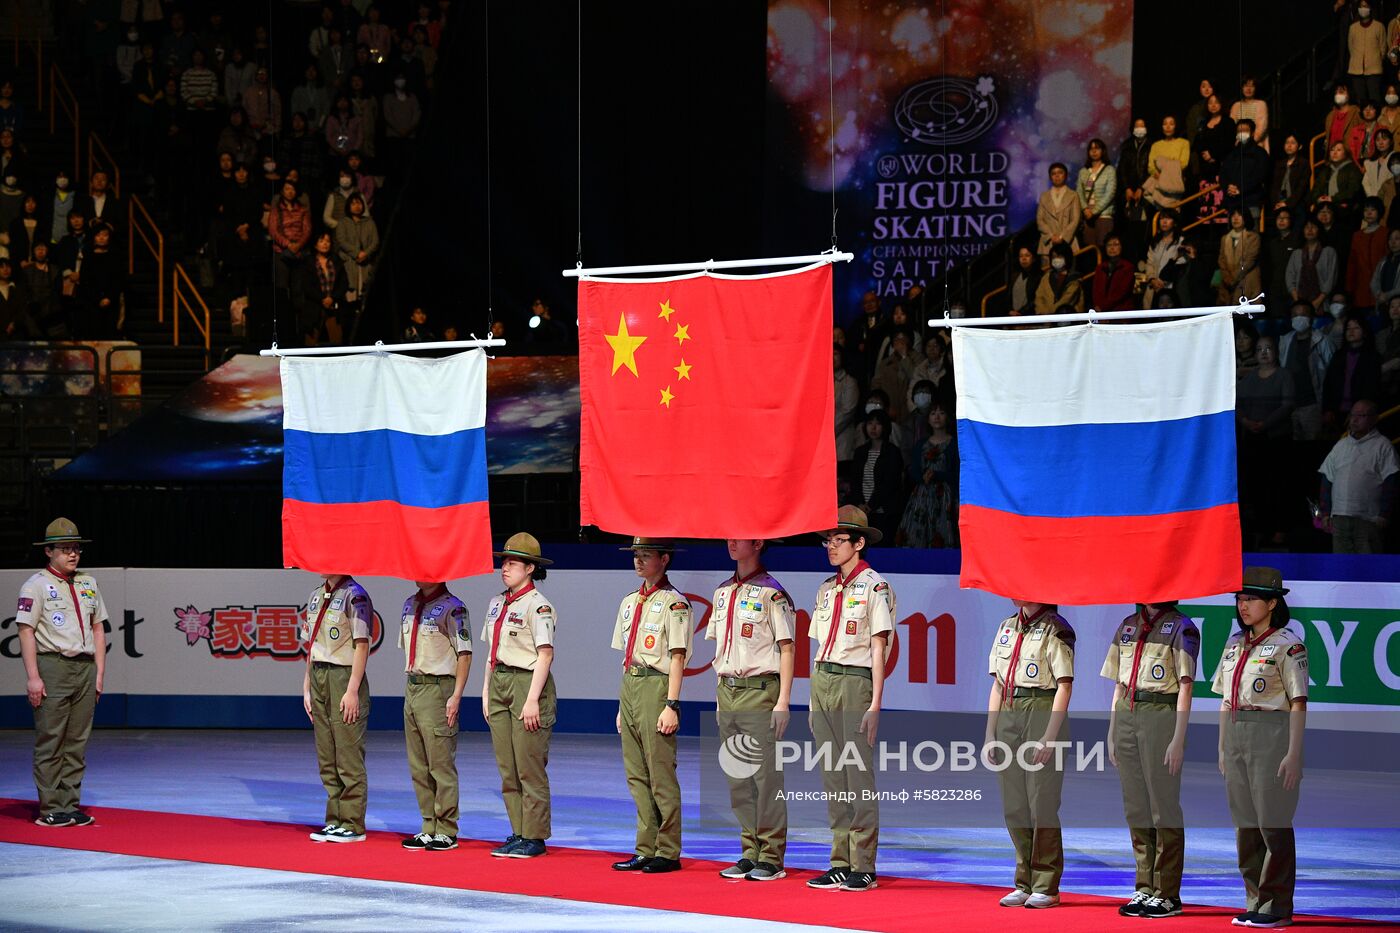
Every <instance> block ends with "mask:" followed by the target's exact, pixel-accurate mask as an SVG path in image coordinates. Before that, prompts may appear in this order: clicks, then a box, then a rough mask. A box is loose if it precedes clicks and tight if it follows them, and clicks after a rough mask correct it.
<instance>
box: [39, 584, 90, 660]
mask: <svg viewBox="0 0 1400 933" xmlns="http://www.w3.org/2000/svg"><path fill="white" fill-rule="evenodd" d="M48 571H49V573H51V574H53V575H54V576H55V577H58V578H59V579H60V580H62V581H63V582H64V583H67V584H68V595H70V596H72V597H73V610H74V611H75V612H77V613H78V641H79V643H80V644H81V645H82V646H83V648H84V649H86V648H87V623H86V622H84V621H83V604H82V603H80V602H78V591H77V589H76V588H74V586H73V578H74V577H76V576H77V575H78V573H77V571H74V572H73V573H64V572H63V571H61V570H58V569H55V567H54V565H53V564H49V566H48Z"/></svg>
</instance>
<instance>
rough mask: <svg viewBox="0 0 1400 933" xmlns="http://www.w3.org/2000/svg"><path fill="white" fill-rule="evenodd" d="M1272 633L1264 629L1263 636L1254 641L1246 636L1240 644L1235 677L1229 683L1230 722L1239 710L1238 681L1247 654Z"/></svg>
mask: <svg viewBox="0 0 1400 933" xmlns="http://www.w3.org/2000/svg"><path fill="white" fill-rule="evenodd" d="M1273 633H1274V630H1273V629H1265V630H1264V634H1263V635H1260V636H1259V637H1258V638H1256V639H1254V640H1252V641H1251V640H1250V637H1249V636H1248V635H1245V636H1244V640H1243V641H1241V642H1240V649H1241V653H1240V660H1239V663H1238V664H1236V665H1235V676H1234V678H1233V679H1232V680H1231V683H1230V721H1231V722H1234V721H1235V713H1236V711H1238V710H1239V708H1240V681H1241V680H1242V679H1243V678H1244V666H1245V664H1246V663H1247V662H1248V661H1249V653H1250V652H1251V651H1253V650H1254V649H1255V648H1257V647H1258V646H1259V644H1260V643H1261V642H1263V640H1264V639H1266V638H1268V637H1269V636H1270V635H1272V634H1273Z"/></svg>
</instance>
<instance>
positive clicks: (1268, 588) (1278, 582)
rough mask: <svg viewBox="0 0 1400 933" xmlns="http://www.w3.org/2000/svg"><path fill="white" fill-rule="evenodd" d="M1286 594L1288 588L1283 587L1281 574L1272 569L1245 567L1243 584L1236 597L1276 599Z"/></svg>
mask: <svg viewBox="0 0 1400 933" xmlns="http://www.w3.org/2000/svg"><path fill="white" fill-rule="evenodd" d="M1287 592H1288V588H1287V587H1285V586H1284V585H1283V574H1281V573H1279V572H1278V570H1277V569H1275V568H1273V567H1246V568H1244V583H1243V584H1241V586H1240V588H1239V591H1238V592H1237V593H1235V595H1236V596H1262V597H1263V598H1265V599H1277V598H1279V597H1281V596H1283V595H1284V594H1286V593H1287Z"/></svg>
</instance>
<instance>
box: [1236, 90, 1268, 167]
mask: <svg viewBox="0 0 1400 933" xmlns="http://www.w3.org/2000/svg"><path fill="white" fill-rule="evenodd" d="M1258 88H1259V85H1258V82H1256V81H1255V80H1254V76H1253V75H1245V76H1244V77H1242V78H1241V79H1240V99H1239V100H1237V101H1235V102H1234V103H1233V104H1231V105H1230V119H1231V120H1234V121H1235V122H1236V124H1238V123H1239V121H1241V120H1249V121H1251V122H1252V123H1253V124H1254V141H1255V142H1257V143H1258V144H1259V148H1260V149H1263V150H1264V152H1265V153H1268V152H1269V105H1268V104H1266V103H1264V102H1263V101H1262V100H1260V99H1259V98H1258V97H1256V96H1255V94H1256V93H1258Z"/></svg>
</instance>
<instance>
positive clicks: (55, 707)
mask: <svg viewBox="0 0 1400 933" xmlns="http://www.w3.org/2000/svg"><path fill="white" fill-rule="evenodd" d="M34 543H35V545H36V546H39V547H42V548H43V549H44V554H45V555H46V556H47V557H48V561H49V562H48V566H46V567H45V568H44V569H43V570H41V571H39V572H38V573H36V574H34V576H32V577H30V578H29V579H28V580H26V581H24V586H22V587H20V591H19V606H18V607H17V608H16V610H15V625H16V626H17V627H18V629H19V650H20V657H22V658H23V659H24V673H25V676H26V677H27V678H28V683H27V684H26V685H25V689H26V692H27V693H28V694H29V705H30V706H32V707H34V732H35V736H34V786H35V787H36V788H37V789H38V791H39V817H38V819H36V820H35V821H34V822H35V823H38V824H39V825H40V826H90V825H92V823H93V818H92V817H91V816H89V815H88V814H86V813H83V812H82V811H81V810H79V809H78V797H79V793H80V791H81V790H82V787H83V771H84V770H85V769H86V767H87V742H88V736H89V735H90V734H91V733H92V714H93V711H94V710H95V709H96V707H97V699H98V697H100V696H102V675H103V674H104V673H105V670H106V664H107V635H106V629H104V628H103V625H102V623H104V622H106V621H107V606H106V604H104V603H103V601H102V594H101V593H99V592H98V591H97V581H96V580H94V579H93V578H92V577H90V576H88V575H87V574H85V573H78V561H79V560H80V558H81V555H82V553H83V549H82V545H84V544H87V543H88V539H87V538H83V537H80V536H79V535H78V526H76V525H74V524H73V523H72V522H70V521H69V520H68V519H66V518H56V519H54V520H53V521H52V522H50V523H49V527H48V528H46V529H45V530H44V540H42V541H36V542H34Z"/></svg>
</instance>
